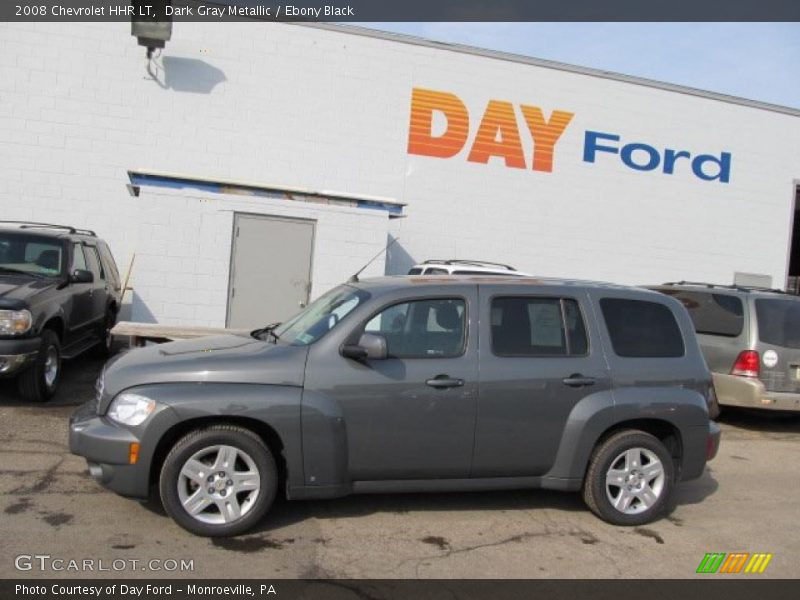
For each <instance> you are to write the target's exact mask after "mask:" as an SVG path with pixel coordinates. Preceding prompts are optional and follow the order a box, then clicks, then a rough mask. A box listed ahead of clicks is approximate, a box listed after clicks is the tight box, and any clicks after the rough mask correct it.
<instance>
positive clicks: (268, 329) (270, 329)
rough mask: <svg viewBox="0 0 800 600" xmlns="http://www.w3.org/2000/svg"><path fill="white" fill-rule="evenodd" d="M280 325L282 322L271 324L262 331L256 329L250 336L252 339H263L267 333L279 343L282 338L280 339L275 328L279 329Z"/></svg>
mask: <svg viewBox="0 0 800 600" xmlns="http://www.w3.org/2000/svg"><path fill="white" fill-rule="evenodd" d="M279 325H280V321H276V322H275V323H270V324H269V325H267V326H266V327H261V328H260V329H254V330H253V331H251V332H250V335H251V336H252V337H254V338H257V339H261V336H262V335H264V334H265V333H268V334H269V335H270V336H272V337H273V338H275V341H276V342H277V341H278V339H280V338H279V336H278V334H277V333H275V328H276V327H278V326H279Z"/></svg>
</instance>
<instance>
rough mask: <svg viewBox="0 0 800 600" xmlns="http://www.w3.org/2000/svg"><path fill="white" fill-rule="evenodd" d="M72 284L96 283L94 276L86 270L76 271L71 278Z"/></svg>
mask: <svg viewBox="0 0 800 600" xmlns="http://www.w3.org/2000/svg"><path fill="white" fill-rule="evenodd" d="M69 281H70V283H94V274H93V273H92V272H91V271H87V270H85V269H75V270H74V271H73V272H72V275H70V276H69Z"/></svg>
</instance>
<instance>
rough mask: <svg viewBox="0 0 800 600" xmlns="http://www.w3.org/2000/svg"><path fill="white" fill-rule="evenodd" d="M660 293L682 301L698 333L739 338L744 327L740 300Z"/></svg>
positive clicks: (709, 294) (682, 292)
mask: <svg viewBox="0 0 800 600" xmlns="http://www.w3.org/2000/svg"><path fill="white" fill-rule="evenodd" d="M659 291H660V292H662V293H664V294H667V295H669V296H672V297H673V298H676V299H678V300H680V301H681V303H682V304H683V305H684V306H685V307H686V310H687V311H689V316H690V317H691V319H692V323H693V324H694V329H695V331H696V332H697V333H703V334H706V335H721V336H724V337H738V336H739V335H741V333H742V328H743V327H744V306H743V305H742V301H741V299H740V298H738V297H736V296H733V295H731V294H718V293H714V292H688V291H685V290H663V289H660V290H659Z"/></svg>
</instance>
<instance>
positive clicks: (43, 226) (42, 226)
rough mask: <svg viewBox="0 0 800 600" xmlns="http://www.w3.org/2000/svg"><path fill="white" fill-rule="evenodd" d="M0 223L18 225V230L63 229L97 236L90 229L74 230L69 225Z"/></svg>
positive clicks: (26, 222)
mask: <svg viewBox="0 0 800 600" xmlns="http://www.w3.org/2000/svg"><path fill="white" fill-rule="evenodd" d="M0 223H3V224H8V225H19V228H20V229H63V230H64V231H68V232H69V233H79V234H81V235H90V236H92V237H97V234H96V233H95V232H94V231H92V230H91V229H76V228H75V227H71V226H70V225H54V224H53V223H38V222H36V221H2V220H0Z"/></svg>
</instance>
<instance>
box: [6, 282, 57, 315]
mask: <svg viewBox="0 0 800 600" xmlns="http://www.w3.org/2000/svg"><path fill="white" fill-rule="evenodd" d="M55 285H58V281H56V280H53V279H41V278H38V277H29V276H27V275H17V274H15V273H0V308H5V309H11V310H22V309H23V308H29V307H30V306H31V304H32V302H33V300H34V298H35V296H36V295H37V294H38V293H39V292H41V291H43V290H46V289H49V288H51V287H53V286H55Z"/></svg>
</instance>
